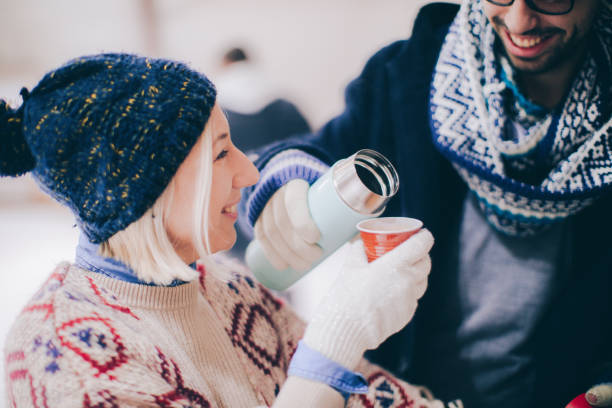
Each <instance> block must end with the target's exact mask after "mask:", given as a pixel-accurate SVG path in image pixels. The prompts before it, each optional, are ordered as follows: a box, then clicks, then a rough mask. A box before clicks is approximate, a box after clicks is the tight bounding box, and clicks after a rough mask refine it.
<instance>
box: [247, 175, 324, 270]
mask: <svg viewBox="0 0 612 408" xmlns="http://www.w3.org/2000/svg"><path fill="white" fill-rule="evenodd" d="M308 188H309V185H308V182H307V181H306V180H301V179H295V180H291V181H290V182H288V183H287V184H285V185H284V186H282V187H281V188H279V189H278V191H276V193H274V195H273V196H272V198H270V200H269V201H268V203H267V204H266V206H265V207H264V209H263V211H262V212H261V215H260V216H259V218H257V221H256V222H255V239H256V240H257V241H259V243H260V244H261V247H262V249H263V251H264V253H265V254H266V258H268V261H270V263H271V264H272V266H274V267H275V268H276V269H278V270H279V271H282V270H284V269H286V268H287V267H288V266H291V268H293V269H294V270H296V271H306V270H308V268H309V267H310V266H311V265H312V264H313V263H314V262H315V261H317V260H318V259H319V258H321V256H322V255H323V250H322V249H321V247H319V246H318V245H317V241H318V240H319V239H320V238H321V232H320V231H319V228H318V227H317V225H316V224H315V222H314V220H313V219H312V217H311V215H310V210H309V209H308Z"/></svg>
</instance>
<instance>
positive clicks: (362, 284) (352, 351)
mask: <svg viewBox="0 0 612 408" xmlns="http://www.w3.org/2000/svg"><path fill="white" fill-rule="evenodd" d="M433 241H434V240H433V236H432V235H431V233H430V232H429V231H428V230H426V229H423V230H421V231H419V232H418V233H417V234H415V235H413V236H412V237H411V238H409V239H408V240H406V241H405V242H403V243H402V244H401V245H399V246H398V247H397V248H395V249H393V250H392V251H390V252H388V253H387V254H385V255H384V256H382V257H380V258H378V259H377V260H375V261H374V262H372V263H368V262H367V260H366V256H365V253H364V251H363V243H362V241H361V240H358V241H356V242H354V243H352V244H351V248H349V250H348V251H346V253H347V255H346V256H347V258H346V262H345V264H344V265H343V266H342V270H341V271H340V274H339V276H338V278H337V280H336V281H335V282H334V283H333V284H332V286H331V289H330V290H329V292H328V293H327V294H326V295H325V296H324V297H323V300H322V301H321V303H320V304H319V306H318V307H317V309H316V310H315V312H314V315H313V318H312V319H311V321H310V323H309V324H308V326H307V328H306V332H305V334H304V339H303V340H304V342H305V343H306V344H307V345H308V346H309V347H311V348H313V349H315V350H317V351H319V352H320V353H322V354H323V355H325V356H326V357H327V358H330V359H332V360H334V361H336V362H337V363H339V364H342V365H343V366H344V367H346V368H348V369H354V368H355V367H356V366H357V363H358V362H359V360H360V359H361V357H362V355H363V353H364V352H365V351H366V350H368V349H373V348H376V347H378V345H379V344H380V343H382V342H383V341H384V340H385V339H386V338H387V337H389V336H390V335H392V334H394V333H396V332H397V331H399V330H400V329H402V328H403V327H404V326H405V325H406V324H407V323H408V322H409V321H410V319H412V316H413V315H414V312H415V310H416V307H417V301H418V299H419V298H420V297H421V296H423V293H425V289H426V288H427V276H428V274H429V270H430V269H431V260H430V258H429V250H430V249H431V247H432V245H433Z"/></svg>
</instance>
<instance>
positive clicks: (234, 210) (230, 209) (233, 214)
mask: <svg viewBox="0 0 612 408" xmlns="http://www.w3.org/2000/svg"><path fill="white" fill-rule="evenodd" d="M221 213H222V214H224V215H227V216H228V217H230V218H232V219H234V220H235V219H237V218H238V204H232V205H228V206H227V207H223V209H221Z"/></svg>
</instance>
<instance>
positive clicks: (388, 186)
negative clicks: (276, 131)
mask: <svg viewBox="0 0 612 408" xmlns="http://www.w3.org/2000/svg"><path fill="white" fill-rule="evenodd" d="M398 188H399V177H398V175H397V171H396V170H395V168H394V167H393V165H392V164H391V162H389V160H387V158H386V157H385V156H383V155H382V154H380V153H378V152H376V151H374V150H370V149H364V150H359V151H358V152H356V153H355V154H353V155H352V156H350V157H348V158H346V159H342V160H339V161H337V162H336V163H335V164H334V165H333V166H332V167H331V168H330V169H329V170H328V171H327V172H326V173H325V174H323V175H322V176H321V177H319V179H318V180H317V181H316V182H315V183H314V184H313V185H312V186H310V188H309V190H308V208H309V210H310V215H311V216H312V219H313V220H314V222H315V224H316V225H317V227H318V228H319V231H320V232H321V239H320V240H319V242H318V245H319V246H320V247H321V248H322V249H323V256H322V257H321V258H320V260H319V261H318V262H317V264H318V263H320V262H321V261H323V260H324V259H325V258H327V256H329V255H330V254H331V253H333V252H334V251H335V250H336V249H338V248H339V247H340V246H342V245H343V244H344V243H345V242H347V241H348V240H350V239H351V238H352V237H353V236H354V235H355V234H356V233H357V227H356V225H357V223H358V222H359V221H361V220H364V219H367V218H373V217H377V216H379V215H380V214H381V213H382V212H383V211H384V209H385V205H386V204H387V202H388V201H389V199H390V198H391V197H393V195H394V194H395V193H396V192H397V190H398ZM245 259H246V263H247V265H248V266H249V268H250V269H251V270H252V271H253V274H254V275H255V277H256V278H257V280H259V282H261V283H262V284H263V285H264V286H266V287H268V288H270V289H274V290H285V289H287V288H288V287H289V286H291V285H293V284H294V283H295V282H296V281H298V280H299V279H300V278H302V277H303V276H304V275H306V274H307V273H308V272H309V271H302V272H299V271H295V270H293V269H291V268H287V269H285V270H282V271H279V270H277V269H276V268H274V266H272V264H271V263H270V262H269V261H268V260H267V258H266V256H265V254H264V251H263V249H262V247H261V245H260V244H259V243H258V242H257V240H255V241H252V242H251V243H250V244H249V246H248V247H247V250H246V256H245ZM314 266H316V265H313V268H314Z"/></svg>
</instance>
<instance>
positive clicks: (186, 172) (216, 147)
mask: <svg viewBox="0 0 612 408" xmlns="http://www.w3.org/2000/svg"><path fill="white" fill-rule="evenodd" d="M206 126H207V127H208V126H211V129H212V130H213V133H212V136H213V141H212V158H213V164H212V169H213V171H212V185H211V189H210V194H211V196H210V205H209V210H208V236H209V239H210V246H211V248H210V250H211V251H212V252H213V253H214V252H218V251H224V250H227V249H230V248H231V247H232V246H233V245H234V243H235V242H236V230H235V226H234V224H235V223H236V219H237V218H238V212H237V206H238V202H239V201H240V189H241V188H243V187H248V186H251V185H253V184H255V183H256V182H257V180H258V179H259V172H258V171H257V169H256V168H255V166H253V163H251V161H250V160H249V159H247V157H246V156H245V155H244V153H242V152H241V151H240V150H238V148H236V146H234V144H233V143H232V140H231V137H230V131H229V125H228V123H227V119H226V118H225V115H224V114H223V112H222V111H221V109H220V108H219V106H218V105H215V106H214V108H213V110H212V112H211V115H210V118H209V120H208V123H207V125H206ZM203 144H204V137H200V139H199V140H198V142H197V143H196V144H195V145H194V147H193V148H192V150H191V152H190V153H189V154H188V155H187V158H186V159H185V161H184V162H183V163H182V164H181V166H180V167H179V169H178V171H177V172H176V174H175V176H174V183H175V187H174V188H175V190H174V199H173V200H172V205H171V208H170V212H169V216H168V219H167V229H168V235H169V236H170V238H171V239H172V241H173V243H174V246H175V249H176V251H177V253H178V254H179V256H180V257H181V258H182V259H183V260H184V261H185V262H186V263H192V262H193V261H195V260H196V259H197V258H198V255H197V251H196V249H195V247H194V245H193V242H192V237H191V231H192V227H193V225H192V223H193V217H192V214H193V206H194V201H195V187H194V182H195V181H196V180H197V178H198V174H199V166H200V157H201V152H202V148H203Z"/></svg>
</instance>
